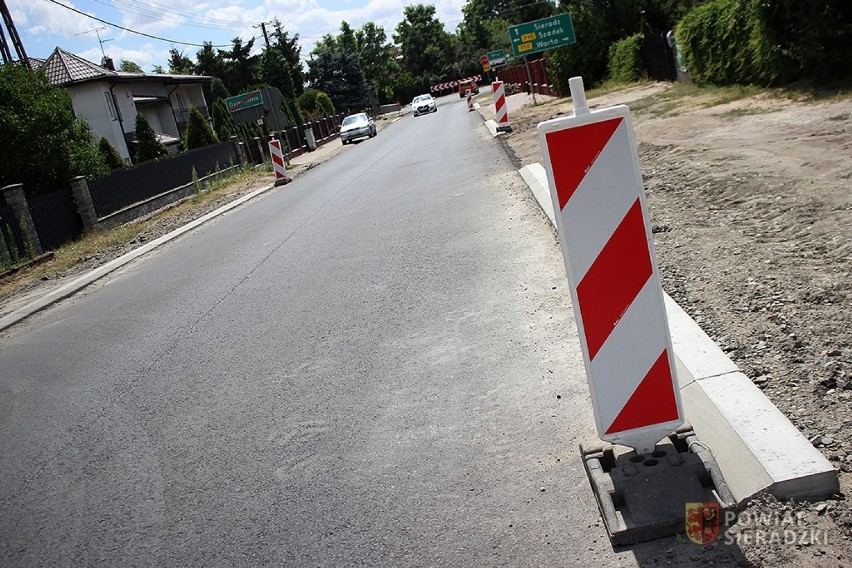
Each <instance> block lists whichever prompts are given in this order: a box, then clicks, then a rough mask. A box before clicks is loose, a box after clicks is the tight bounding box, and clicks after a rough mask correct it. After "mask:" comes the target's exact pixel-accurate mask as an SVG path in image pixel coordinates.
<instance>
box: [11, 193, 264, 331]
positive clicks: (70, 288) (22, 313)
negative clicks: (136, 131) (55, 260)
mask: <svg viewBox="0 0 852 568" xmlns="http://www.w3.org/2000/svg"><path fill="white" fill-rule="evenodd" d="M273 187H274V186H271V185H270V186H269V187H263V188H261V189H258V190H256V191H253V192H251V193H249V194H247V195H244V196H242V197H240V198H239V199H237V200H235V201H232V202H231V203H228V204H227V205H223V206H222V207H220V208H218V209H216V210H215V211H211V212H210V213H208V214H207V215H204V216H203V217H199V218H198V219H196V220H195V221H192V222H191V223H189V224H187V225H184V226H183V227H180V228H178V229H175V230H174V231H172V232H171V233H168V234H166V235H163V236H162V237H160V238H158V239H155V240H153V241H151V242H150V243H147V244H145V245H143V246H141V247H139V248H138V249H135V250H132V251H130V252H129V253H127V254H125V255H123V256H120V257H118V258H116V259H113V260H111V261H109V262H108V263H106V264H104V265H103V266H99V267H98V268H96V269H94V270H92V271H91V272H88V273H86V274H84V275H83V276H81V277H80V278H77V279H76V280H74V281H72V282H69V283H68V284H65V285H64V286H62V287H60V288H57V289H56V290H53V291H52V292H49V293H48V294H46V295H44V296H42V297H41V298H39V299H38V300H36V301H34V302H31V303H29V304H27V305H26V306H24V307H22V308H19V309H17V310H15V311H14V312H11V313H9V314H6V315H5V316H3V317H2V318H0V331H3V330H4V329H7V328H9V327H11V326H13V325H14V324H16V323H18V322H19V321H21V320H22V319H24V318H26V317H28V316H31V315H32V314H34V313H36V312H38V311H40V310H43V309H44V308H46V307H48V306H50V305H51V304H54V303H56V302H58V301H59V300H62V299H64V298H67V297H68V296H71V295H73V294H75V293H77V292H78V291H80V290H81V289H83V288H85V287H86V286H88V285H89V284H91V283H92V282H95V281H96V280H98V279H99V278H103V277H104V276H106V275H107V274H109V273H110V272H112V271H113V270H117V269H119V268H121V267H122V266H124V265H126V264H128V263H130V262H131V261H133V260H135V259H137V258H139V257H140V256H142V255H143V254H145V253H147V252H150V251H152V250H154V249H155V248H157V247H159V246H160V245H163V244H165V243H167V242H169V241H170V240H172V239H175V238H177V237H179V236H180V235H182V234H184V233H186V232H188V231H191V230H193V229H195V228H196V227H198V226H200V225H203V224H204V223H206V222H207V221H209V220H210V219H213V218H214V217H218V216H219V215H221V214H222V213H225V212H227V211H230V210H231V209H234V208H235V207H239V206H240V205H242V204H243V203H245V202H246V201H249V200H250V199H253V198H254V197H256V196H258V195H260V194H261V193H264V192H266V191H269V190H270V189H272V188H273Z"/></svg>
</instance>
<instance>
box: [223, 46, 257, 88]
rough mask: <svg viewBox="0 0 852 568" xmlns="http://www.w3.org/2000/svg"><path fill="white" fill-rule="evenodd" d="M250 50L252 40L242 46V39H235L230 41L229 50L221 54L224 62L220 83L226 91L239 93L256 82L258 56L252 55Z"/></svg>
mask: <svg viewBox="0 0 852 568" xmlns="http://www.w3.org/2000/svg"><path fill="white" fill-rule="evenodd" d="M252 48H254V38H252V39H250V40H248V41H247V42H246V43H245V44H244V43H243V40H242V39H240V38H238V37H235V38H234V39H232V40H231V49H230V50H229V51H224V52H221V55H222V57H223V58H224V60H225V69H224V75H223V77H222V81H223V82H224V83H225V86H226V87H227V88H228V91H230V92H232V93H241V92H243V90H245V89H246V88H247V87H249V86H250V85H253V84H255V83H256V82H257V76H258V75H259V73H258V71H259V66H260V56H258V55H252V54H251V50H252Z"/></svg>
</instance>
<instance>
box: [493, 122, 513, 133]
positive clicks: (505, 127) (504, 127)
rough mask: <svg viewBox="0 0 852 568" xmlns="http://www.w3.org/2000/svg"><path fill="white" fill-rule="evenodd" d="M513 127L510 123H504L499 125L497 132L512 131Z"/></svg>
mask: <svg viewBox="0 0 852 568" xmlns="http://www.w3.org/2000/svg"><path fill="white" fill-rule="evenodd" d="M511 131H512V127H511V126H510V125H508V124H503V125H501V126H498V127H497V132H511Z"/></svg>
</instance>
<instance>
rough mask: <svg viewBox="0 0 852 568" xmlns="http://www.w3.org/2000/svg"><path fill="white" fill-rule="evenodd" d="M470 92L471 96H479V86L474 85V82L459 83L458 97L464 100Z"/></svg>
mask: <svg viewBox="0 0 852 568" xmlns="http://www.w3.org/2000/svg"><path fill="white" fill-rule="evenodd" d="M468 91H470V94H471V95H478V94H479V85H477V84H476V81H470V80H468V81H461V82H459V97H460V98H462V99H463V98H465V97H466V96H467V92H468Z"/></svg>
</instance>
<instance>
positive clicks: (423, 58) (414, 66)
mask: <svg viewBox="0 0 852 568" xmlns="http://www.w3.org/2000/svg"><path fill="white" fill-rule="evenodd" d="M394 40H395V41H396V43H397V45H399V46H400V48H401V49H402V67H403V69H404V70H406V71H409V72H410V73H411V74H412V75H414V76H415V77H427V76H436V77H437V76H440V74H441V69H442V68H443V67H444V66H445V65H446V64H447V63H449V62H450V55H451V49H450V47H451V46H450V38H449V34H448V33H447V32H446V31H444V24H442V23H441V22H440V21H439V20H438V19H437V18H436V17H435V6H427V5H424V4H412V5H409V6H406V7H405V9H404V10H403V20H402V21H401V22H400V23H399V24H397V26H396V33H395V34H394Z"/></svg>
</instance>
